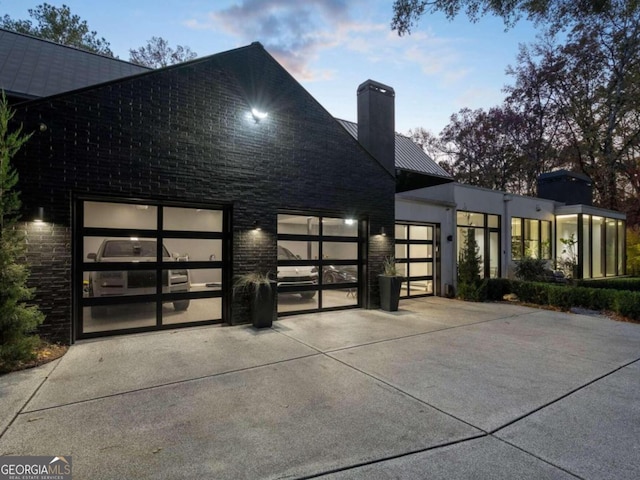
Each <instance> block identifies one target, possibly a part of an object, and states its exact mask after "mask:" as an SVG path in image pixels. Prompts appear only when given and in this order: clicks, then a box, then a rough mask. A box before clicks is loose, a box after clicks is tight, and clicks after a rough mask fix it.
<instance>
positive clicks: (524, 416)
mask: <svg viewBox="0 0 640 480" xmlns="http://www.w3.org/2000/svg"><path fill="white" fill-rule="evenodd" d="M637 362H640V358H636V359H635V360H631V361H630V362H628V363H625V364H624V365H622V366H620V367H617V368H615V369H613V370H611V371H610V372H607V373H605V374H603V375H600V376H599V377H597V378H594V379H593V380H591V381H589V382H587V383H585V384H584V385H581V386H579V387H576V388H574V389H573V390H571V391H570V392H567V393H565V394H564V395H561V396H559V397H558V398H556V399H554V400H551V401H550V402H548V403H545V404H544V405H541V406H540V407H537V408H535V409H534V410H531V411H530V412H529V413H525V414H523V415H521V416H519V417H518V418H516V419H514V420H511V421H510V422H507V423H505V424H504V425H502V426H500V427H498V428H494V429H493V430H490V431H489V432H487V433H489V435H494V434H496V433H497V432H499V431H500V430H503V429H505V428H507V427H509V426H511V425H513V424H514V423H516V422H519V421H520V420H523V419H525V418H527V417H530V416H531V415H533V414H535V413H537V412H539V411H540V410H543V409H545V408H547V407H549V406H551V405H553V404H554V403H558V402H559V401H561V400H564V399H565V398H567V397H568V396H570V395H573V394H574V393H577V392H579V391H580V390H583V389H585V388H587V387H589V386H591V385H593V384H594V383H596V382H599V381H600V380H602V379H603V378H606V377H608V376H610V375H613V374H614V373H616V372H618V371H620V370H622V369H623V368H627V367H629V366H631V365H633V364H634V363H637Z"/></svg>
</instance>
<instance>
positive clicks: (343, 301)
mask: <svg viewBox="0 0 640 480" xmlns="http://www.w3.org/2000/svg"><path fill="white" fill-rule="evenodd" d="M354 305H358V289H357V288H356V287H353V288H344V289H340V290H323V291H322V308H332V307H350V306H354Z"/></svg>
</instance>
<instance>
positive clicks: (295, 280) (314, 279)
mask: <svg viewBox="0 0 640 480" xmlns="http://www.w3.org/2000/svg"><path fill="white" fill-rule="evenodd" d="M279 249H280V247H278V250H279ZM317 283H318V269H317V267H316V266H314V265H296V266H288V265H287V266H284V265H278V285H281V286H293V287H302V286H308V285H317Z"/></svg>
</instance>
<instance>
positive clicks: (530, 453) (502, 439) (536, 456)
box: [488, 434, 586, 480]
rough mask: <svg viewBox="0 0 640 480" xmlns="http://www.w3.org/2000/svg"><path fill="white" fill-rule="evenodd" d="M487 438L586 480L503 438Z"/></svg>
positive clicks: (493, 436) (492, 436)
mask: <svg viewBox="0 0 640 480" xmlns="http://www.w3.org/2000/svg"><path fill="white" fill-rule="evenodd" d="M488 436H489V437H491V438H495V439H496V440H499V441H500V442H502V443H505V444H507V445H509V446H510V447H513V448H515V449H517V450H520V451H521V452H523V453H526V454H527V455H530V456H532V457H533V458H536V459H538V460H540V461H541V462H543V463H546V464H547V465H551V466H552V467H554V468H557V469H558V470H562V471H563V472H565V473H567V474H569V475H571V476H572V477H576V478H579V479H580V480H586V479H585V478H584V477H581V476H580V475H577V474H575V473H573V472H572V471H570V470H567V469H566V468H564V467H561V466H560V465H556V464H555V463H552V462H550V461H549V460H546V459H544V458H542V457H540V456H538V455H536V454H535V453H532V452H529V451H528V450H525V449H524V448H522V447H519V446H518V445H515V444H513V443H511V442H509V441H507V440H505V439H504V438H500V437H496V436H495V435H492V434H489V435H488Z"/></svg>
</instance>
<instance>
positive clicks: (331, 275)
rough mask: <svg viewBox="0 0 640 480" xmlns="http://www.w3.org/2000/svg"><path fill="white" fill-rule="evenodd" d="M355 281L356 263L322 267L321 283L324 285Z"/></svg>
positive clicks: (356, 275) (356, 280)
mask: <svg viewBox="0 0 640 480" xmlns="http://www.w3.org/2000/svg"><path fill="white" fill-rule="evenodd" d="M357 282H358V266H357V265H328V266H326V267H323V268H322V283H323V284H325V285H330V284H334V283H357Z"/></svg>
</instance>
